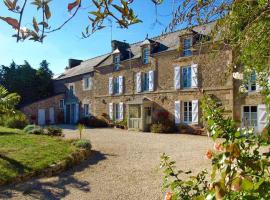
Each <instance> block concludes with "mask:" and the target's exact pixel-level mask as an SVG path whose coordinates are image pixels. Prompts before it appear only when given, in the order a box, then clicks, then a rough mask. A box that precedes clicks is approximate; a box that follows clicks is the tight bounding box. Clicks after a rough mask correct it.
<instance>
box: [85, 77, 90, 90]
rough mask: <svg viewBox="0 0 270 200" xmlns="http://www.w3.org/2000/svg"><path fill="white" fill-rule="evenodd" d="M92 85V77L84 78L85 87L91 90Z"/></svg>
mask: <svg viewBox="0 0 270 200" xmlns="http://www.w3.org/2000/svg"><path fill="white" fill-rule="evenodd" d="M91 87H92V78H91V77H85V78H83V89H84V90H90V89H91Z"/></svg>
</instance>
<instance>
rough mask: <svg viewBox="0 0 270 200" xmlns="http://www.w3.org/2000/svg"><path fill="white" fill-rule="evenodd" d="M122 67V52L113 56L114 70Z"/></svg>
mask: <svg viewBox="0 0 270 200" xmlns="http://www.w3.org/2000/svg"><path fill="white" fill-rule="evenodd" d="M119 69H120V54H117V55H114V57H113V70H114V71H118V70H119Z"/></svg>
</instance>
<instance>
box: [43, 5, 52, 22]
mask: <svg viewBox="0 0 270 200" xmlns="http://www.w3.org/2000/svg"><path fill="white" fill-rule="evenodd" d="M44 9H45V16H46V19H50V18H51V16H52V14H51V11H50V8H49V6H48V4H45V5H44Z"/></svg>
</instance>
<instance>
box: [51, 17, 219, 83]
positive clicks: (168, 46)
mask: <svg viewBox="0 0 270 200" xmlns="http://www.w3.org/2000/svg"><path fill="white" fill-rule="evenodd" d="M214 25H215V22H211V23H209V24H205V25H201V26H195V27H193V28H192V29H182V30H178V31H175V32H171V33H167V34H164V35H161V36H157V37H153V38H150V39H149V40H150V41H151V43H152V44H153V42H154V43H155V44H154V46H155V47H154V48H153V51H152V52H151V53H152V54H154V53H160V52H166V51H171V50H176V49H177V48H178V47H179V35H183V34H186V33H190V31H193V32H196V33H198V34H202V35H209V34H210V32H211V30H212V29H213V27H214ZM144 41H145V40H143V41H140V42H136V43H133V44H129V45H128V49H127V50H126V51H125V54H128V55H125V56H123V57H122V59H121V61H123V60H126V59H129V54H130V55H131V59H136V58H140V57H141V45H142V43H143V42H144ZM130 50H131V52H130V53H129V51H130ZM121 53H122V52H121ZM123 53H124V52H123ZM112 63H113V59H112V53H111V52H110V53H107V54H104V55H101V56H98V57H94V58H91V59H88V60H85V61H83V62H82V63H81V64H80V65H78V66H76V67H74V68H71V69H68V70H66V71H65V72H64V73H63V74H62V75H60V76H58V77H57V78H55V80H61V79H66V78H70V77H73V76H77V75H81V74H86V73H90V72H92V71H94V68H95V67H100V66H108V65H111V64H112Z"/></svg>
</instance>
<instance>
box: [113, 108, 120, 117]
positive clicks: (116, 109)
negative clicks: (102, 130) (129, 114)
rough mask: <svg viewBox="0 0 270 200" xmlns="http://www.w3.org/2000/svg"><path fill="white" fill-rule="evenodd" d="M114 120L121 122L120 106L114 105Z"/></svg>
mask: <svg viewBox="0 0 270 200" xmlns="http://www.w3.org/2000/svg"><path fill="white" fill-rule="evenodd" d="M114 119H115V120H120V104H115V105H114Z"/></svg>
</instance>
